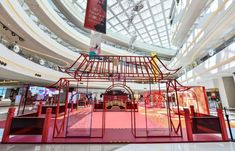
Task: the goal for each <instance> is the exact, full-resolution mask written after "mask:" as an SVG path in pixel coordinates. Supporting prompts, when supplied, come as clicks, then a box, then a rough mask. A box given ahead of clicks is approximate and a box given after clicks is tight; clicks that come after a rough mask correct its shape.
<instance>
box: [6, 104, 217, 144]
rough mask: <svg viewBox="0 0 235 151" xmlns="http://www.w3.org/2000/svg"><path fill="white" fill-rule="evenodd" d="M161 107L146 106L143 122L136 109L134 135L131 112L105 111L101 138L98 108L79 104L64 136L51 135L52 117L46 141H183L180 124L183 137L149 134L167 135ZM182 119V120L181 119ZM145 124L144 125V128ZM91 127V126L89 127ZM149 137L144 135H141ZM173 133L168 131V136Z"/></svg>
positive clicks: (200, 137) (26, 140) (22, 140)
mask: <svg viewBox="0 0 235 151" xmlns="http://www.w3.org/2000/svg"><path fill="white" fill-rule="evenodd" d="M164 112H165V111H164V110H163V109H162V110H161V109H149V110H148V111H147V113H148V114H147V125H146V118H145V111H144V109H143V108H140V109H139V112H136V116H135V120H136V135H137V136H138V137H139V138H135V137H134V136H133V134H132V131H131V112H106V114H105V131H104V137H103V138H95V137H99V136H101V135H102V122H103V121H102V116H103V114H102V112H91V109H90V108H80V109H78V110H77V111H74V112H73V113H70V115H69V119H68V121H67V120H66V121H65V123H67V124H68V128H67V130H65V131H64V133H63V134H61V135H60V136H62V135H64V136H67V137H66V138H52V132H53V124H54V120H52V123H51V127H50V134H49V143H151V142H152V143H153V142H185V141H187V138H186V137H187V136H186V133H185V129H184V128H183V137H152V136H168V135H169V133H170V132H169V128H168V120H167V117H166V114H165V113H164ZM172 120H173V123H175V124H178V123H179V120H178V116H176V117H173V118H172ZM182 121H183V123H184V120H182ZM146 127H147V129H146ZM90 128H91V129H90ZM147 135H148V136H150V137H148V138H147V137H145V136H147ZM174 135H175V134H173V133H172V136H174ZM40 140H41V137H40V136H14V137H11V139H10V142H12V143H13V142H14V143H17V142H18V143H35V142H38V143H40ZM194 140H195V141H221V136H220V135H195V136H194Z"/></svg>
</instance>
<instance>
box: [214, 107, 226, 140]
mask: <svg viewBox="0 0 235 151" xmlns="http://www.w3.org/2000/svg"><path fill="white" fill-rule="evenodd" d="M216 110H217V116H218V118H219V122H220V129H221V135H222V140H223V141H227V140H228V133H227V128H226V125H225V121H224V115H223V110H222V109H218V108H217V109H216Z"/></svg>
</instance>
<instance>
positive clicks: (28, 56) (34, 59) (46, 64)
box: [0, 38, 59, 71]
mask: <svg viewBox="0 0 235 151" xmlns="http://www.w3.org/2000/svg"><path fill="white" fill-rule="evenodd" d="M0 43H1V44H3V45H4V46H5V47H7V48H8V49H9V50H11V51H13V52H15V51H14V50H13V48H14V45H15V44H14V43H12V42H9V41H7V40H6V39H3V38H1V39H0ZM26 52H27V50H26V49H24V48H22V47H20V50H19V52H15V53H16V54H18V55H20V56H21V57H24V58H25V59H28V60H30V61H32V62H34V63H37V64H39V65H41V66H44V67H47V68H50V69H53V70H56V71H59V68H58V66H59V65H57V64H55V63H53V62H50V61H48V60H46V59H44V58H41V57H39V56H36V55H32V54H28V53H26Z"/></svg>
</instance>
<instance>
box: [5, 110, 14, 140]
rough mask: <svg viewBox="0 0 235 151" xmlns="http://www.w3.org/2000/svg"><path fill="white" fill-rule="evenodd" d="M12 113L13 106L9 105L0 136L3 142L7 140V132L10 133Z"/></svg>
mask: <svg viewBox="0 0 235 151" xmlns="http://www.w3.org/2000/svg"><path fill="white" fill-rule="evenodd" d="M14 114H15V108H13V107H10V108H9V109H8V114H7V120H6V123H5V127H4V131H3V136H2V142H3V143H5V142H8V141H9V133H10V129H11V123H12V119H13V117H14Z"/></svg>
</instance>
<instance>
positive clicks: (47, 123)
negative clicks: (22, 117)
mask: <svg viewBox="0 0 235 151" xmlns="http://www.w3.org/2000/svg"><path fill="white" fill-rule="evenodd" d="M51 110H52V109H51V108H47V110H46V116H45V121H44V125H43V131H42V142H43V143H46V142H47V141H48V134H49V129H50V122H51Z"/></svg>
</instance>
